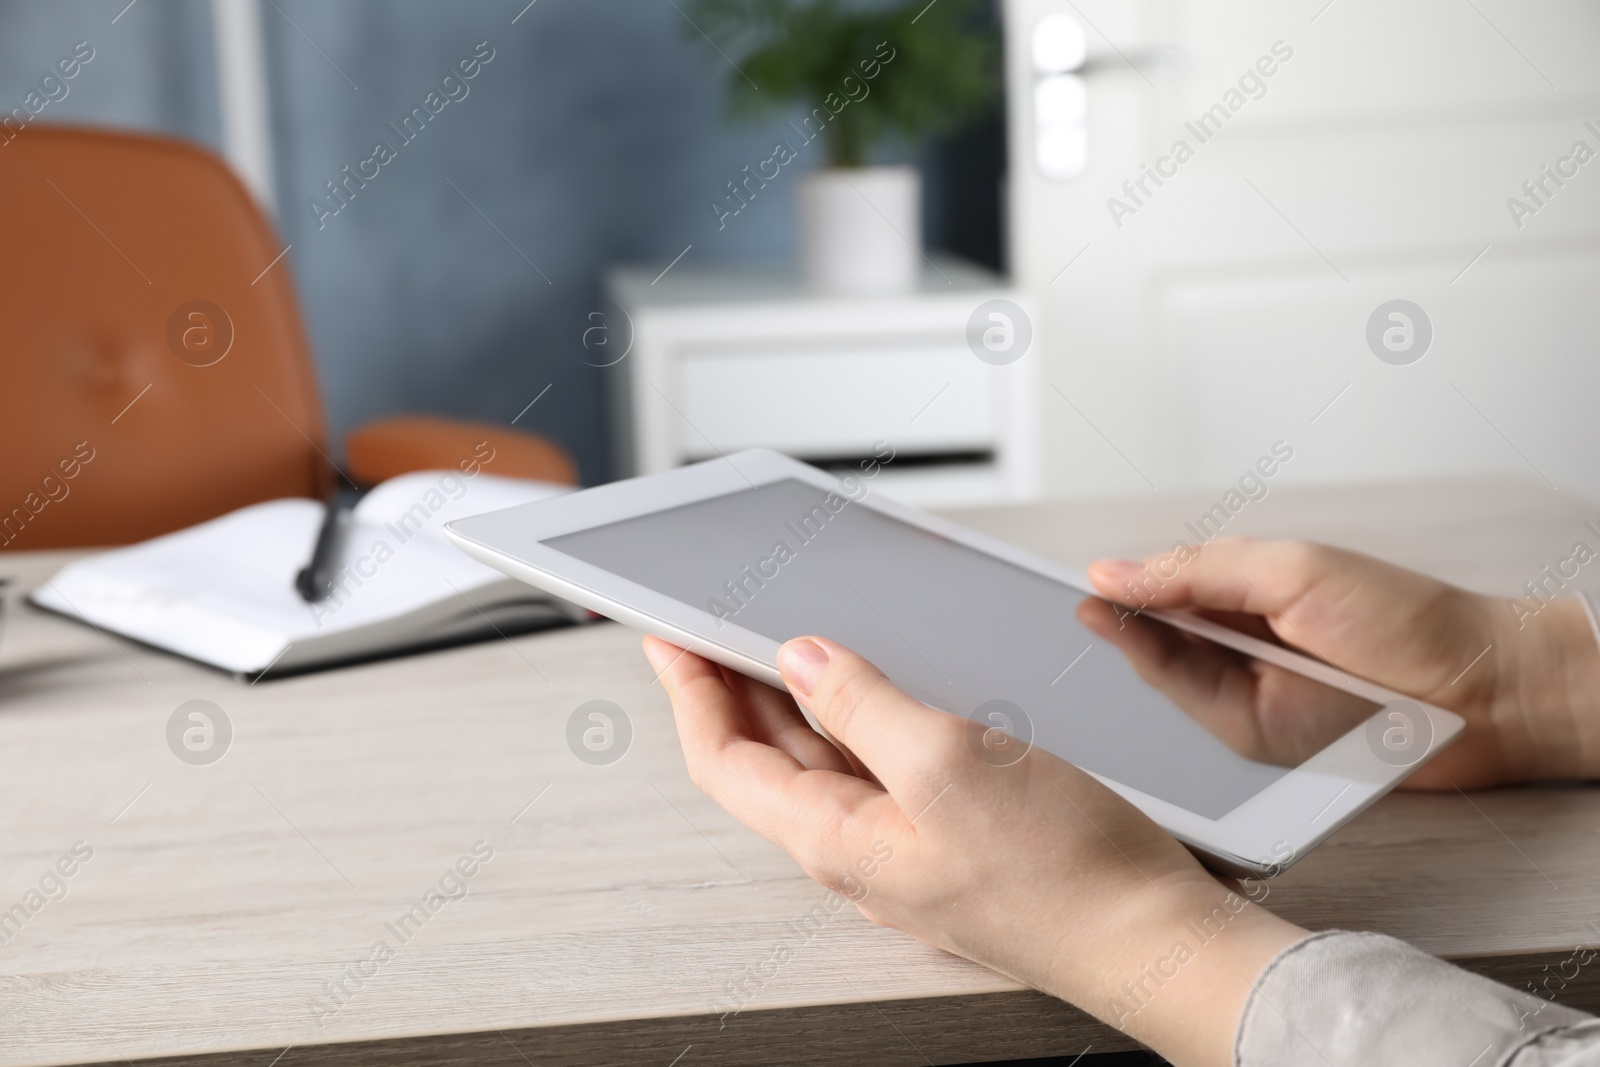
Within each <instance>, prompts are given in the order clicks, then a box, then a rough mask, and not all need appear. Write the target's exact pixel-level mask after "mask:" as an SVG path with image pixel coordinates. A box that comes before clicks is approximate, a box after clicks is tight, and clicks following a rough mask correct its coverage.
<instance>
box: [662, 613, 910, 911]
mask: <svg viewBox="0 0 1600 1067" xmlns="http://www.w3.org/2000/svg"><path fill="white" fill-rule="evenodd" d="M645 654H646V655H647V656H648V657H649V659H650V661H651V664H652V666H654V667H656V669H657V670H658V671H659V672H660V678H661V685H662V688H663V689H665V690H666V692H667V696H668V697H669V698H670V699H671V701H672V709H673V716H674V719H675V721H676V723H677V727H678V736H679V738H680V739H681V741H682V743H683V754H684V759H685V761H686V762H687V764H688V767H689V776H690V778H692V779H693V781H694V783H695V785H696V786H698V787H699V788H700V789H701V790H702V791H703V792H704V793H706V795H708V796H709V797H711V799H713V800H715V801H716V802H717V803H718V804H720V805H722V807H724V808H725V809H727V811H728V812H729V813H730V814H732V815H733V816H734V817H735V818H737V819H738V820H739V821H741V822H743V823H744V824H745V825H746V826H749V827H750V828H751V829H753V830H755V831H756V832H757V833H759V834H761V835H762V836H763V837H765V838H767V839H768V840H769V841H771V842H773V843H774V844H776V845H777V846H778V847H780V848H782V849H783V850H784V851H786V852H788V853H789V854H790V855H791V856H794V857H795V859H797V860H798V861H799V862H800V864H801V865H802V866H803V867H805V869H806V871H807V873H809V874H811V875H812V877H815V878H817V879H818V880H819V881H822V882H824V884H828V885H834V884H835V882H836V881H837V880H838V879H839V878H841V877H842V872H844V871H847V870H848V869H849V867H850V865H851V863H853V861H854V857H857V856H860V855H863V854H865V852H866V850H868V849H869V848H870V845H871V842H872V841H873V840H875V839H877V838H880V837H885V836H889V835H896V836H897V835H898V833H899V828H900V826H901V825H903V824H904V817H903V816H902V815H901V814H900V812H899V809H898V808H896V807H895V806H894V802H893V801H892V800H890V799H889V796H888V794H886V793H885V792H884V791H883V790H882V789H879V788H878V787H876V786H874V785H872V784H870V783H868V782H864V781H862V780H861V779H859V778H856V777H854V776H853V775H849V774H840V773H838V772H836V771H831V770H807V769H806V768H805V767H804V766H803V765H802V764H801V763H800V761H799V760H797V759H795V758H794V757H793V756H791V755H789V754H788V753H786V752H783V751H781V750H779V749H777V748H774V747H773V746H771V745H767V744H763V743H761V742H759V741H757V740H755V739H754V738H753V737H752V736H751V735H750V726H749V723H748V722H747V721H746V720H745V717H744V715H743V714H742V711H741V706H740V703H739V700H738V697H737V696H736V695H735V693H734V691H733V689H732V688H731V687H730V686H729V685H728V683H727V680H726V679H725V678H724V677H723V675H722V672H721V671H720V670H719V669H718V668H717V666H716V665H715V664H712V663H710V662H708V661H706V660H705V659H702V658H701V657H699V656H697V655H694V654H693V653H683V651H682V650H681V649H679V648H676V647H675V646H673V645H670V644H668V643H667V642H665V641H662V640H660V639H659V638H654V637H648V638H646V639H645Z"/></svg>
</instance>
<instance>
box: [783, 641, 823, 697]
mask: <svg viewBox="0 0 1600 1067" xmlns="http://www.w3.org/2000/svg"><path fill="white" fill-rule="evenodd" d="M827 666H828V650H827V649H825V648H823V647H822V646H821V645H819V644H817V643H816V642H815V641H813V640H811V639H810V638H808V637H800V638H796V639H795V640H793V641H790V642H789V643H788V644H786V645H784V646H783V647H782V648H780V649H778V669H779V670H780V671H782V672H783V680H784V681H786V682H788V683H789V688H790V689H791V690H793V691H794V692H795V693H796V694H797V695H798V696H803V697H808V696H810V695H811V690H813V689H815V688H816V685H817V679H818V678H821V677H822V672H823V670H825V669H826V668H827Z"/></svg>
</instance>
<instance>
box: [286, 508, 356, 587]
mask: <svg viewBox="0 0 1600 1067" xmlns="http://www.w3.org/2000/svg"><path fill="white" fill-rule="evenodd" d="M343 513H344V509H343V508H342V507H341V506H340V504H339V492H338V490H334V491H333V492H331V493H329V494H328V504H327V510H326V511H324V512H323V513H322V528H321V529H320V530H318V531H317V543H316V546H315V547H314V548H312V550H311V562H310V563H307V564H306V565H305V566H304V567H302V568H300V573H299V574H296V575H295V576H294V587H295V589H297V590H299V592H300V596H301V597H302V598H303V599H304V600H305V602H306V603H308V604H315V603H317V601H319V600H326V599H327V598H328V595H329V594H330V593H332V592H333V585H334V577H333V576H334V574H335V572H337V570H338V567H337V566H335V559H334V557H335V555H336V554H337V552H338V547H339V517H340V516H341V515H342V514H343Z"/></svg>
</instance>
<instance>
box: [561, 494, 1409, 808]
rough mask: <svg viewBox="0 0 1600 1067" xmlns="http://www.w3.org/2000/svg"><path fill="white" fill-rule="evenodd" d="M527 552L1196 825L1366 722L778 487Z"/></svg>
mask: <svg viewBox="0 0 1600 1067" xmlns="http://www.w3.org/2000/svg"><path fill="white" fill-rule="evenodd" d="M543 543H544V544H546V545H548V546H550V547H551V548H553V549H555V550H557V551H559V552H563V553H566V554H567V555H570V556H573V557H576V558H577V559H580V560H583V561H585V562H587V563H591V564H593V565H595V566H597V567H601V568H603V569H605V570H607V571H610V572H612V573H614V574H617V575H619V576H621V577H623V578H626V579H628V580H630V581H633V582H637V583H638V584H640V585H643V586H645V587H647V588H649V589H653V590H655V591H657V592H659V593H662V594H664V595H666V596H669V597H672V598H674V599H676V600H680V601H682V602H683V603H685V604H690V605H692V606H694V607H697V608H700V609H701V610H703V611H707V612H709V613H711V614H712V615H715V616H716V617H717V619H718V622H719V625H728V624H732V625H736V626H740V627H743V628H745V629H747V630H751V631H754V632H755V633H758V634H761V635H763V636H765V637H769V638H771V639H773V640H775V641H787V640H789V639H790V638H792V637H800V636H804V635H806V634H818V635H821V636H824V637H828V638H831V639H833V640H835V641H838V642H840V643H841V644H844V645H846V646H848V647H850V648H852V649H854V650H855V651H856V652H858V653H860V654H861V655H863V656H865V657H866V658H867V659H869V660H871V661H872V662H873V663H875V664H877V666H878V667H879V669H881V670H882V671H883V672H884V673H885V674H886V675H888V676H889V678H890V679H892V680H893V681H894V682H895V684H896V685H898V686H900V688H902V689H904V690H905V691H906V692H908V693H910V694H912V695H913V696H915V697H917V698H918V699H919V700H922V701H924V702H926V703H928V704H930V705H932V706H933V707H936V708H940V709H942V710H945V711H949V712H953V713H955V714H958V715H964V716H970V717H972V718H973V719H974V720H975V721H978V722H981V723H982V724H983V725H984V726H985V727H992V728H995V729H999V730H1004V731H1005V732H1007V733H1008V734H1012V735H1015V736H1016V737H1017V738H1018V739H1020V740H1021V741H1023V742H1031V743H1032V744H1036V745H1038V746H1040V747H1042V748H1044V749H1046V750H1048V751H1050V752H1053V753H1055V754H1056V755H1058V756H1061V757H1062V758H1064V759H1066V760H1068V761H1070V762H1072V763H1075V764H1077V765H1078V766H1080V767H1083V768H1085V769H1086V770H1090V771H1093V772H1095V773H1096V774H1100V775H1103V776H1105V777H1107V778H1110V779H1113V780H1115V781H1118V782H1121V783H1123V784H1125V785H1129V786H1132V787H1133V788H1135V789H1138V790H1141V791H1142V792H1145V793H1148V794H1150V795H1151V796H1155V797H1158V798H1160V799H1162V800H1165V801H1168V802H1170V803H1173V804H1176V805H1178V806H1179V807H1182V808H1185V809H1187V810H1189V811H1192V812H1194V813H1196V814H1198V815H1201V816H1204V817H1206V818H1209V819H1219V818H1221V817H1222V816H1224V815H1226V814H1227V813H1228V812H1230V811H1232V810H1233V809H1234V808H1236V807H1238V806H1239V805H1240V804H1242V803H1243V802H1244V801H1246V800H1248V799H1249V798H1251V797H1253V796H1255V795H1256V794H1257V793H1259V792H1260V791H1261V790H1263V789H1265V788H1266V787H1267V786H1269V785H1271V784H1272V783H1273V782H1275V781H1277V780H1278V779H1279V778H1281V777H1283V776H1284V775H1285V774H1286V773H1288V770H1289V768H1291V767H1295V766H1298V765H1299V764H1300V763H1303V762H1304V761H1305V760H1306V759H1308V758H1310V757H1311V756H1312V755H1314V754H1315V753H1316V752H1318V751H1320V750H1321V749H1322V748H1323V747H1325V746H1326V745H1328V744H1330V743H1332V742H1333V741H1334V740H1336V739H1337V738H1338V737H1340V736H1341V735H1342V734H1344V733H1345V732H1346V731H1348V730H1349V729H1351V728H1352V727H1354V726H1356V725H1358V724H1360V723H1361V722H1363V721H1365V720H1366V719H1367V718H1369V717H1370V716H1371V715H1372V714H1373V713H1374V712H1375V711H1377V710H1378V705H1377V704H1374V703H1372V702H1371V701H1367V700H1364V699H1361V698H1358V697H1356V696H1354V695H1352V694H1350V693H1347V692H1345V691H1343V690H1342V689H1338V688H1335V687H1333V686H1329V685H1325V684H1323V683H1321V682H1317V681H1314V680H1312V679H1310V678H1306V677H1305V676H1303V675H1300V674H1296V673H1294V672H1292V671H1287V670H1284V669H1283V668H1280V667H1277V666H1274V665H1272V664H1268V663H1265V662H1263V661H1261V660H1258V659H1255V658H1253V657H1251V656H1248V655H1246V654H1244V653H1240V652H1236V651H1234V650H1232V649H1228V648H1225V647H1223V646H1221V645H1217V644H1215V643H1213V642H1210V641H1207V640H1205V639H1203V638H1199V637H1196V636H1194V635H1191V634H1188V633H1186V632H1184V631H1182V630H1179V629H1177V628H1176V627H1173V626H1169V625H1167V624H1165V623H1163V622H1160V621H1158V620H1156V619H1153V618H1150V617H1148V616H1142V615H1137V614H1134V613H1131V612H1129V611H1127V610H1126V609H1118V608H1114V607H1113V606H1112V605H1110V604H1109V603H1107V602H1105V601H1103V600H1100V599H1098V598H1096V597H1093V596H1090V595H1087V594H1085V593H1081V592H1079V591H1078V590H1076V589H1074V588H1073V587H1071V586H1069V585H1066V584H1063V583H1061V582H1058V581H1055V580H1053V579H1051V578H1048V577H1045V576H1044V575H1040V574H1036V573H1034V572H1033V571H1030V570H1027V569H1025V568H1022V567H1018V566H1016V565H1014V564H1011V563H1008V562H1006V561H1004V560H1001V559H997V558H995V557H994V556H990V555H987V554H985V553H983V552H980V551H978V550H976V549H973V548H969V547H967V546H965V545H962V544H959V543H957V542H955V541H951V540H949V539H947V538H944V537H941V536H939V535H937V534H933V533H930V532H928V531H926V530H922V529H920V528H918V527H916V526H912V525H909V524H907V523H903V522H901V521H899V520H898V519H894V518H891V517H889V516H887V515H884V514H882V513H880V512H878V511H875V510H873V509H871V508H867V507H862V506H860V505H859V504H854V503H851V502H850V501H848V500H847V499H845V498H844V497H843V496H841V495H839V494H836V493H833V494H830V493H828V492H827V491H826V490H822V489H818V488H816V487H815V486H812V485H808V484H807V483H805V482H801V481H798V480H795V479H786V480H781V481H776V482H772V483H770V484H767V485H763V486H760V487H759V488H752V489H746V490H740V491H738V492H734V493H729V494H727V495H725V496H719V497H713V498H710V499H707V500H701V501H697V502H695V503H693V504H686V505H683V506H680V507H675V508H670V509H667V510H663V511H658V512H654V513H651V514H649V515H642V516H639V517H636V518H632V519H625V520H623V521H621V522H615V523H610V524H608V525H605V526H597V527H593V528H591V529H587V530H581V531H579V532H577V533H571V534H564V535H561V536H559V537H553V538H550V539H548V540H546V541H544V542H543ZM985 736H988V735H985ZM1023 750H1024V749H1023V748H1022V747H1021V746H1016V745H1015V744H1014V743H1013V747H1012V748H1011V749H1009V750H1008V749H1006V748H1005V746H1004V744H1003V743H1002V744H1001V745H999V746H997V747H996V748H995V751H996V752H1005V751H1015V752H1017V754H1018V756H1019V757H1020V754H1021V752H1022V751H1023Z"/></svg>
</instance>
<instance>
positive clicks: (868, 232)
mask: <svg viewBox="0 0 1600 1067" xmlns="http://www.w3.org/2000/svg"><path fill="white" fill-rule="evenodd" d="M798 196H799V201H798V205H797V206H798V212H797V214H798V217H799V224H800V270H801V274H802V275H803V277H804V278H805V280H806V283H807V284H808V285H809V286H810V287H811V288H813V289H817V290H819V291H821V292H827V293H900V292H906V291H908V290H911V289H914V288H916V284H917V275H918V273H919V271H920V269H921V265H922V175H921V174H919V173H917V170H916V168H914V167H861V168H850V169H845V168H829V169H827V170H818V171H811V172H809V173H807V174H803V175H801V176H800V186H799V192H798Z"/></svg>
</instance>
